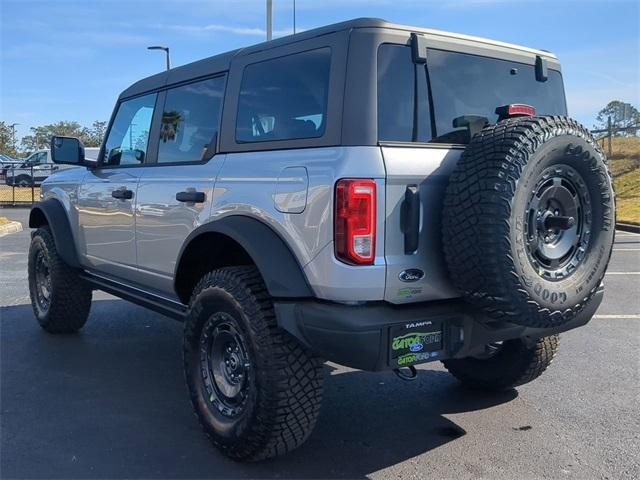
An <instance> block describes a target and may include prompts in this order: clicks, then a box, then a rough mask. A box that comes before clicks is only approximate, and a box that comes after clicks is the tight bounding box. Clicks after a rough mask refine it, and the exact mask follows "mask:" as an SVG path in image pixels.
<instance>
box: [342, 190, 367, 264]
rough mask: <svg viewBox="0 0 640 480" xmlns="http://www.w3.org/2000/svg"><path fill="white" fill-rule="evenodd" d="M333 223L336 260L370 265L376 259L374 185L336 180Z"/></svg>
mask: <svg viewBox="0 0 640 480" xmlns="http://www.w3.org/2000/svg"><path fill="white" fill-rule="evenodd" d="M334 221H335V224H334V243H335V252H336V258H338V260H341V261H343V262H345V263H348V264H351V265H372V264H373V262H374V260H375V257H376V182H374V181H373V180H366V179H349V178H347V179H342V180H339V181H338V183H337V184H336V201H335V216H334Z"/></svg>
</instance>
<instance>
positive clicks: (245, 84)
mask: <svg viewBox="0 0 640 480" xmlns="http://www.w3.org/2000/svg"><path fill="white" fill-rule="evenodd" d="M330 62H331V50H330V49H329V48H320V49H317V50H310V51H307V52H302V53H296V54H293V55H288V56H286V57H280V58H275V59H272V60H266V61H264V62H259V63H254V64H251V65H248V66H247V67H246V68H245V70H244V74H243V77H242V84H241V86H240V96H239V99H238V119H237V125H236V141H237V142H239V143H246V142H267V141H273V140H291V139H300V138H314V137H321V136H322V135H323V134H324V131H325V127H326V116H327V94H328V91H329V70H330Z"/></svg>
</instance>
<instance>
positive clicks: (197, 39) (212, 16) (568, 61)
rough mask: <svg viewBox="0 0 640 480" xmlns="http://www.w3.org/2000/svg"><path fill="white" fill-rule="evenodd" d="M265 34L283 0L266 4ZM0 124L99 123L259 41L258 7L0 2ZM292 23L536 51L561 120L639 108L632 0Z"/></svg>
mask: <svg viewBox="0 0 640 480" xmlns="http://www.w3.org/2000/svg"><path fill="white" fill-rule="evenodd" d="M273 3H274V30H275V32H274V35H275V36H281V35H285V34H287V33H290V32H291V29H292V5H293V0H273ZM0 5H1V6H0V8H1V19H0V30H1V42H2V43H1V48H0V52H1V53H0V55H1V57H0V67H1V72H0V82H1V83H0V93H1V95H0V120H3V121H5V122H8V123H14V122H17V123H19V124H21V125H20V126H19V127H18V133H19V135H20V136H22V135H24V134H27V133H28V130H29V127H32V126H37V125H42V124H45V123H51V122H55V121H58V120H76V121H78V122H80V123H81V124H83V125H90V124H91V122H92V121H93V120H98V119H99V120H108V118H109V116H110V114H111V109H112V108H113V104H114V100H115V99H116V97H117V96H118V94H119V92H120V91H122V90H123V89H124V88H126V87H127V86H128V85H129V84H131V83H133V82H134V81H136V80H138V79H140V78H142V77H145V76H148V75H151V74H153V73H156V72H158V71H160V70H161V69H163V68H164V57H163V53H162V52H150V51H147V50H146V47H147V46H149V45H154V44H161V45H169V46H170V47H171V60H172V64H173V65H174V66H176V65H182V64H185V63H188V62H191V61H194V60H198V59H200V58H204V57H207V56H210V55H214V54H216V53H220V52H224V51H226V50H230V49H234V48H238V47H242V46H247V45H252V44H254V43H259V42H260V41H262V40H263V39H264V37H265V32H264V23H265V0H243V1H241V0H236V1H233V0H209V1H200V0H186V1H180V0H174V1H166V0H154V1H150V0H130V1H122V0H112V1H99V0H84V1H73V0H57V1H46V2H45V1H36V0H0ZM296 6H297V8H296V13H297V15H296V18H297V26H298V28H300V29H309V28H313V27H316V26H321V25H325V24H329V23H334V22H338V21H342V20H346V19H350V18H355V17H363V16H365V17H380V18H384V19H387V20H390V21H393V22H397V23H406V24H412V25H419V26H423V27H429V28H436V29H441V30H448V31H453V32H461V33H466V34H471V35H479V36H483V37H489V38H493V39H497V40H502V41H506V42H512V43H517V44H522V45H526V46H530V47H535V48H544V49H547V50H551V51H553V52H554V53H556V54H557V55H558V56H559V58H560V61H561V62H562V65H563V73H564V79H565V87H566V90H567V100H568V104H569V111H570V114H571V115H572V116H573V117H575V118H577V119H578V120H580V121H582V122H583V123H585V124H586V125H587V126H589V127H590V126H592V124H593V123H594V121H595V115H596V113H597V112H598V110H600V108H602V107H603V106H604V105H605V104H606V103H607V102H608V101H609V100H613V99H620V100H623V101H627V102H631V103H633V104H634V105H636V106H638V105H639V103H640V86H639V85H640V78H639V76H640V74H639V71H640V65H639V63H640V32H639V23H640V1H638V0H632V1H625V0H608V1H596V0H583V1H578V0H537V1H527V0H466V1H463V0H460V1H458V0H433V1H432V0H422V1H418V0H396V1H393V0H297V2H296Z"/></svg>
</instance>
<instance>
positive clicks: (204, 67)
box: [119, 18, 555, 99]
mask: <svg viewBox="0 0 640 480" xmlns="http://www.w3.org/2000/svg"><path fill="white" fill-rule="evenodd" d="M355 28H391V29H396V30H405V31H411V32H419V33H420V32H421V33H429V34H435V35H442V36H446V37H450V38H462V39H467V40H473V41H477V42H481V43H484V44H488V45H496V46H502V47H508V48H515V49H518V50H525V51H529V52H531V53H535V54H540V55H544V56H548V57H552V58H555V57H554V55H553V54H551V53H549V52H546V51H541V50H533V49H528V48H524V47H519V46H516V45H511V44H507V43H503V42H498V41H492V40H487V39H484V38H478V37H471V36H467V35H461V34H455V33H448V32H442V31H438V30H430V29H425V28H420V27H413V26H408V25H398V24H395V23H391V22H388V21H386V20H383V19H380V18H355V19H353V20H348V21H346V22H340V23H334V24H331V25H326V26H324V27H319V28H313V29H310V30H305V31H303V32H300V33H296V34H293V35H287V36H284V37H280V38H276V39H275V40H271V41H269V42H261V43H258V44H256V45H252V46H250V47H245V48H239V49H237V50H232V51H230V52H226V53H221V54H219V55H214V56H212V57H208V58H204V59H202V60H198V61H195V62H192V63H188V64H186V65H182V66H180V67H176V68H172V69H171V70H167V71H164V72H161V73H157V74H155V75H152V76H150V77H147V78H144V79H142V80H139V81H137V82H136V83H134V84H133V85H131V86H130V87H129V88H127V89H126V90H124V91H123V92H122V93H121V94H120V97H119V99H123V98H128V97H133V96H136V95H140V94H142V93H145V92H148V91H150V90H154V89H158V88H163V87H165V86H167V85H173V84H176V83H180V82H185V81H188V80H191V79H194V78H199V77H204V76H207V75H212V74H215V73H218V72H223V71H225V70H228V69H229V66H230V64H231V61H232V60H233V58H234V57H236V56H238V55H248V54H251V53H256V52H259V51H261V50H266V49H270V48H274V47H279V46H282V45H286V44H289V43H294V42H299V41H302V40H308V39H311V38H315V37H319V36H322V35H327V34H329V33H335V32H339V31H343V30H351V29H355Z"/></svg>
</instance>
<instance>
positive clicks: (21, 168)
mask: <svg viewBox="0 0 640 480" xmlns="http://www.w3.org/2000/svg"><path fill="white" fill-rule="evenodd" d="M99 151H100V149H99V148H93V147H90V148H85V158H87V159H89V160H94V159H95V160H97V158H98V153H99ZM66 168H73V167H71V166H67V165H56V164H54V163H53V161H52V160H51V152H50V150H49V149H48V148H47V149H42V150H38V151H36V152H34V153H32V154H31V155H29V157H27V159H26V160H25V161H24V162H23V163H21V164H18V165H16V166H14V167H11V168H8V169H7V171H6V177H5V178H6V183H7V185H11V186H16V187H31V186H35V187H38V186H40V184H41V183H42V182H43V181H44V180H45V178H47V177H48V176H49V175H51V174H52V173H55V172H56V171H58V170H64V169H66Z"/></svg>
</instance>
